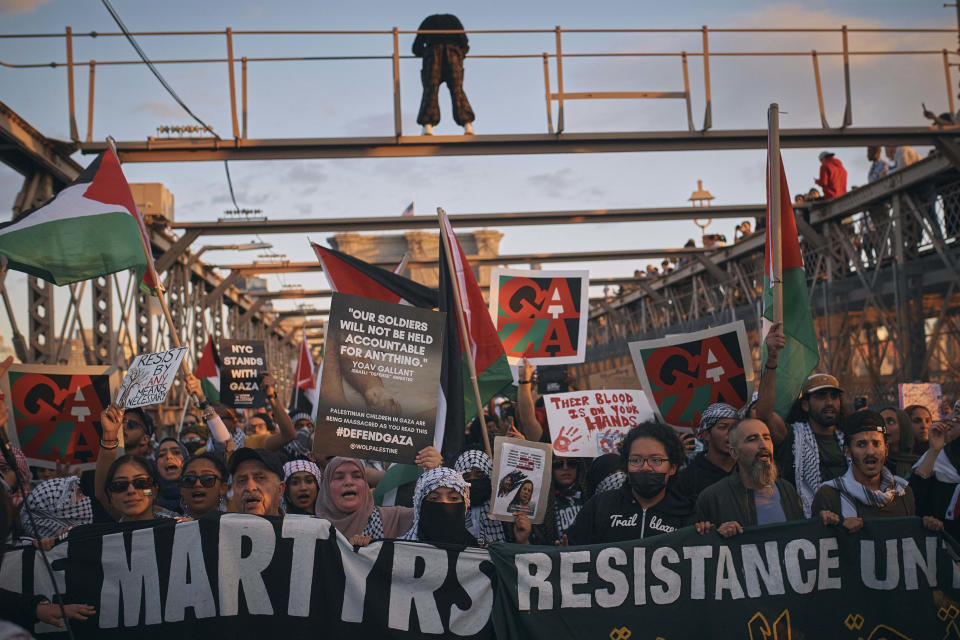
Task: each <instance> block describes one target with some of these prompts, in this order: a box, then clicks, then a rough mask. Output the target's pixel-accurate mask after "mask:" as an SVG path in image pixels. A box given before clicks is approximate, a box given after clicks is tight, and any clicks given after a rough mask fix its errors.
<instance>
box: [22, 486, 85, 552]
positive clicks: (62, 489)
mask: <svg viewBox="0 0 960 640" xmlns="http://www.w3.org/2000/svg"><path fill="white" fill-rule="evenodd" d="M79 485H80V478H78V477H77V476H70V477H67V478H50V479H49V480H45V481H43V482H41V483H40V484H38V485H37V486H36V488H34V490H33V491H31V492H30V495H28V496H27V499H26V502H27V506H28V507H29V508H30V511H32V512H33V520H34V521H35V522H36V523H37V529H36V531H34V529H33V525H32V523H31V522H30V518H29V516H28V515H27V513H26V509H23V510H22V511H21V514H20V517H21V522H22V523H23V529H24V532H26V534H27V535H29V536H33V537H35V538H52V537H54V536H56V535H57V534H58V533H60V532H61V531H62V530H64V529H66V528H69V527H75V526H77V525H81V524H90V523H91V522H93V507H92V506H91V505H90V498H88V497H86V496H84V495H83V494H81V493H80V492H79V491H78V486H79Z"/></svg>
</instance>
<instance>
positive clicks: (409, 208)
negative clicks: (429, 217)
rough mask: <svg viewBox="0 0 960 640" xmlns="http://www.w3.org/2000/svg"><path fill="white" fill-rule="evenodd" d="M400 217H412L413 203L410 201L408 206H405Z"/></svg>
mask: <svg viewBox="0 0 960 640" xmlns="http://www.w3.org/2000/svg"><path fill="white" fill-rule="evenodd" d="M400 215H401V216H412V215H414V213H413V201H412V200H411V201H410V204H408V205H407V208H406V209H404V210H403V213H401V214H400Z"/></svg>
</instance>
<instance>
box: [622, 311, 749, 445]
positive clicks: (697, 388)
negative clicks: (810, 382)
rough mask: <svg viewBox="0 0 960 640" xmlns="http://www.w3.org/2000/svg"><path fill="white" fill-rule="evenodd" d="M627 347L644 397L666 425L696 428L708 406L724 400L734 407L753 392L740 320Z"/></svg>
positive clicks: (742, 402)
mask: <svg viewBox="0 0 960 640" xmlns="http://www.w3.org/2000/svg"><path fill="white" fill-rule="evenodd" d="M629 346H630V356H631V357H632V358H633V364H634V366H635V367H636V369H637V377H638V378H640V383H641V385H642V387H643V390H644V392H645V393H646V394H647V399H648V400H649V401H650V404H651V405H652V407H653V410H654V411H655V412H656V414H657V417H658V418H659V419H660V420H661V421H663V422H666V423H667V424H669V425H671V426H674V427H690V428H696V427H697V425H698V424H699V422H700V413H701V412H702V411H703V410H704V409H706V408H707V406H708V405H711V404H713V403H715V402H726V403H727V404H729V405H732V406H733V407H735V408H737V409H739V408H740V407H743V406H744V405H746V403H747V401H748V400H749V399H750V394H751V393H753V360H752V359H751V357H750V346H749V343H748V342H747V331H746V329H745V327H744V325H743V321H742V320H738V321H737V322H732V323H730V324H725V325H721V326H719V327H714V328H712V329H705V330H703V331H697V332H694V333H685V334H678V335H672V336H670V337H669V338H660V339H658V340H644V341H641V342H631V343H630V344H629Z"/></svg>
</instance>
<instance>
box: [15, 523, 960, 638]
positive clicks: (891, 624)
mask: <svg viewBox="0 0 960 640" xmlns="http://www.w3.org/2000/svg"><path fill="white" fill-rule="evenodd" d="M48 555H49V557H50V559H51V561H52V563H53V569H54V572H55V574H56V577H57V581H58V584H59V586H60V590H61V591H62V592H63V593H64V594H65V601H66V602H82V603H87V604H91V605H93V606H95V607H96V609H97V615H96V616H94V617H92V618H91V619H90V620H88V621H86V622H74V624H73V628H74V632H75V634H76V636H77V637H78V638H119V637H124V638H129V637H136V638H138V640H139V639H149V638H154V637H157V638H160V637H163V638H165V640H170V638H176V639H177V640H180V639H187V638H231V639H232V638H238V639H244V638H255V639H257V640H270V639H272V638H279V637H282V638H350V640H357V639H360V638H423V637H436V638H441V637H443V638H489V637H491V636H492V635H493V632H494V631H495V632H496V637H498V638H501V639H506V638H534V639H535V638H546V639H549V640H559V639H560V638H602V639H604V640H606V639H608V638H609V639H610V640H627V639H628V638H629V639H630V640H655V639H656V638H663V639H664V640H674V639H681V638H697V639H701V638H731V639H733V638H737V639H741V638H749V639H750V640H788V639H791V638H793V639H794V640H796V639H800V638H808V639H812V638H818V639H819V638H840V639H849V640H871V639H872V640H879V639H881V638H885V639H888V640H926V639H929V638H937V639H940V638H960V568H958V567H957V565H955V563H954V562H953V560H952V556H951V554H950V553H949V552H948V551H947V547H946V546H945V541H944V538H943V537H942V536H941V535H940V534H935V533H931V532H930V531H927V530H926V529H924V528H922V526H921V525H920V521H919V519H913V518H904V519H897V520H879V521H868V522H867V524H866V526H865V527H864V528H863V530H862V531H860V532H858V533H856V534H850V533H847V532H846V531H844V530H842V529H840V528H839V527H825V526H823V525H821V524H820V523H819V522H817V521H813V520H809V521H804V522H797V523H787V524H778V525H770V526H766V527H760V528H753V529H749V530H747V531H746V532H744V533H743V534H742V535H739V536H737V537H735V538H732V539H730V540H722V539H721V538H720V537H719V536H718V535H717V534H716V533H712V532H711V533H708V534H707V535H704V536H700V535H698V534H697V533H696V532H695V531H693V529H692V528H687V529H683V530H681V531H678V532H676V533H671V534H664V535H662V536H657V537H655V538H651V539H647V540H643V541H636V542H629V543H619V544H615V545H607V546H604V545H591V546H583V547H530V546H524V545H507V544H497V545H492V546H491V548H490V551H489V554H488V552H487V551H483V550H479V549H468V550H461V549H452V548H451V549H441V548H438V547H434V546H430V545H426V544H419V543H410V542H375V543H373V544H371V545H370V546H369V547H366V548H363V549H359V550H356V549H354V548H353V547H352V546H350V545H349V544H348V543H347V541H346V540H345V539H344V538H343V536H342V535H339V534H336V533H335V532H334V531H333V530H331V528H330V525H329V523H328V522H327V521H325V520H318V519H315V518H309V517H305V516H288V517H286V518H262V517H259V516H252V515H242V514H225V515H222V516H221V515H213V516H205V517H204V518H201V519H200V520H196V521H192V522H186V523H181V524H174V522H173V521H169V522H163V523H160V524H156V523H130V524H125V525H102V526H100V525H97V526H88V527H82V528H79V529H76V530H74V532H72V533H71V535H70V536H69V538H68V539H67V541H66V542H63V543H61V544H58V545H57V546H55V547H54V548H53V549H52V550H51V551H50V552H48ZM491 560H492V561H493V562H492V563H491ZM0 587H2V588H4V589H9V590H12V591H18V592H22V593H37V594H43V595H46V596H48V597H49V596H51V595H52V593H53V589H52V588H51V584H50V581H49V578H48V576H47V572H46V569H45V567H44V565H43V563H42V561H41V559H40V557H39V555H37V553H36V552H35V551H34V550H33V549H32V548H27V549H17V550H13V551H8V552H7V553H6V555H5V556H4V559H3V564H2V567H0ZM55 630H56V629H55V628H54V627H49V626H45V625H37V627H36V628H35V629H33V630H31V631H33V632H34V633H35V634H45V633H48V632H52V631H55Z"/></svg>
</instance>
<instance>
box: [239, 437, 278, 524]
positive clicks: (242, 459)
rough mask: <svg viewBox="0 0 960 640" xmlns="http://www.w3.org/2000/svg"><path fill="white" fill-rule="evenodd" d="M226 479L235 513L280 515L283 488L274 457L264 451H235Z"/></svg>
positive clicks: (274, 455)
mask: <svg viewBox="0 0 960 640" xmlns="http://www.w3.org/2000/svg"><path fill="white" fill-rule="evenodd" d="M230 475H232V476H233V485H232V486H233V503H234V504H235V505H236V507H237V511H239V512H240V513H251V514H253V515H257V516H279V515H283V514H282V513H281V512H280V500H281V499H282V498H283V491H284V489H285V488H286V485H285V484H284V482H283V467H282V466H281V465H280V463H279V461H278V460H277V457H276V454H275V453H273V452H271V451H268V450H267V449H250V448H248V447H244V448H242V449H238V450H237V452H236V453H235V454H233V457H232V458H231V459H230Z"/></svg>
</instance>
